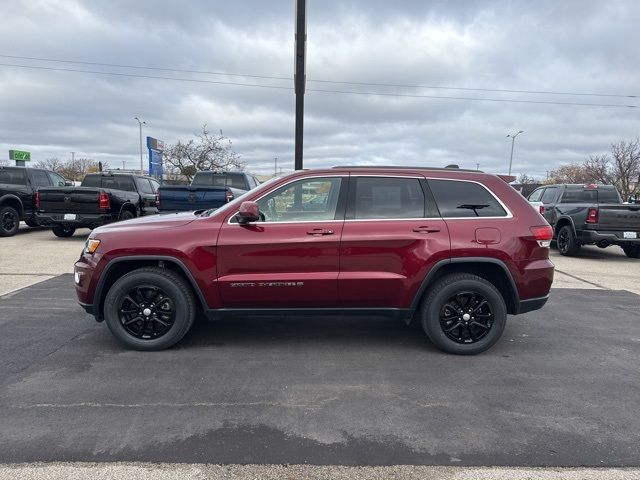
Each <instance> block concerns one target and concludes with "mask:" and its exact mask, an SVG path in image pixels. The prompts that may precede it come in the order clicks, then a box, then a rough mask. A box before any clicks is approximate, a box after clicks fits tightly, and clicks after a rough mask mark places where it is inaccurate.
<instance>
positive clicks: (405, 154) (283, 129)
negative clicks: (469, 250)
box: [0, 0, 640, 175]
mask: <svg viewBox="0 0 640 480" xmlns="http://www.w3.org/2000/svg"><path fill="white" fill-rule="evenodd" d="M308 10H309V15H308V34H309V42H308V61H307V67H308V68H307V70H308V72H307V73H308V76H309V79H310V80H314V79H315V80H322V79H325V80H347V81H355V82H372V83H395V84H423V85H445V86H457V87H470V88H493V89H519V90H553V91H564V92H595V93H597V92H604V93H616V94H640V92H638V91H637V90H636V89H637V88H638V87H637V86H638V85H640V74H639V73H638V68H637V65H638V64H640V53H639V51H638V49H637V48H636V43H637V42H636V36H637V35H636V26H637V25H638V24H639V22H640V8H639V7H638V4H637V2H635V1H634V0H628V1H612V2H596V1H565V2H556V1H537V2H528V1H480V2H477V1H473V2H470V1H469V2H463V1H460V2H451V1H430V2H425V1H418V0H415V1H411V0H405V1H400V2H388V1H382V0H368V1H365V0H361V1H352V2H344V1H338V0H327V1H318V0H309V4H308ZM0 17H2V18H3V19H4V24H5V25H11V28H10V29H8V28H5V29H2V31H0V45H2V49H1V51H0V54H6V55H22V56H33V57H43V58H59V59H71V60H84V61H92V62H102V63H118V64H130V65H146V66H160V67H162V66H164V67H167V68H176V69H196V70H207V71H216V72H238V73H250V74H258V75H273V76H285V77H289V76H291V74H292V68H293V58H292V55H293V31H292V30H293V2H292V1H290V0H287V1H273V2H264V1H257V0H253V1H248V0H247V1H237V2H212V1H191V2H173V1H136V2H129V1H124V0H123V1H110V2H98V1H94V2H89V1H87V2H81V1H73V0H68V1H64V2H63V1H54V0H46V1H45V0H41V1H29V2H26V1H24V2H17V1H9V2H2V3H0ZM0 63H14V64H21V65H40V66H50V67H55V68H68V69H80V70H97V71H112V72H122V73H138V74H143V75H158V76H165V77H180V78H192V79H207V80H218V81H235V82H241V83H259V84H263V85H273V86H285V87H291V86H292V85H291V83H292V82H291V81H282V80H265V79H251V78H237V77H220V76H212V75H202V74H190V73H174V72H162V71H148V70H131V69H115V68H107V67H99V66H89V65H85V66H82V65H71V64H55V63H46V62H36V61H26V60H15V59H7V58H4V59H3V58H0ZM308 88H309V89H310V90H313V89H328V90H345V91H358V92H370V91H379V92H388V93H401V94H410V95H411V94H418V95H438V96H457V97H474V98H494V99H526V100H545V101H565V102H578V103H620V104H634V103H638V102H636V99H616V98H607V97H579V96H566V95H529V94H508V93H489V92H466V91H456V90H440V89H416V88H400V87H373V86H354V85H340V84H325V83H317V82H313V81H310V82H309V84H308ZM293 112H294V97H293V91H292V90H276V89H267V88H250V87H241V86H230V85H214V84H205V83H191V82H182V81H170V80H160V79H148V78H129V77H115V76H106V75H97V74H86V73H72V72H59V71H47V70H28V69H19V68H15V67H7V66H0V152H5V153H3V154H2V156H3V157H4V156H5V155H6V152H7V150H8V149H9V148H14V147H15V148H24V149H28V150H31V151H32V152H33V156H34V158H36V159H41V158H46V157H49V156H58V157H62V158H66V157H67V156H68V155H69V152H70V151H75V152H78V154H80V155H86V156H90V157H93V158H96V159H103V160H107V161H109V162H110V163H111V164H112V165H114V166H118V165H121V162H122V161H125V162H126V164H127V166H130V167H134V166H135V165H137V162H138V161H139V160H138V130H137V123H136V122H135V121H134V120H133V118H132V117H133V116H135V115H140V116H141V117H142V118H144V119H145V120H146V121H147V122H148V123H149V127H148V128H147V129H146V130H145V134H150V135H153V136H156V137H159V138H162V139H164V140H165V141H167V142H174V141H177V140H179V139H185V138H188V137H189V135H191V134H192V133H194V132H196V131H197V130H198V129H199V127H200V126H201V125H202V124H205V123H206V124H207V125H208V126H209V127H210V128H211V129H212V130H217V129H222V130H223V131H224V133H225V134H226V135H227V136H229V137H230V138H231V139H232V140H233V142H234V145H235V147H236V149H237V150H238V152H239V153H240V154H241V155H242V156H243V158H244V159H245V160H246V161H247V162H248V164H249V168H250V169H251V170H254V171H257V172H270V171H271V170H272V166H273V157H278V158H279V164H280V165H281V166H283V167H284V168H285V169H290V168H292V166H293V127H294V117H293ZM639 113H640V109H618V108H615V109H614V108H605V107H576V106H560V105H535V104H511V103H496V102H480V101H474V102H471V101H463V100H444V99H427V98H420V99H417V98H400V97H382V96H365V95H344V94H335V93H333V94H332V93H321V92H313V91H309V92H308V94H307V96H306V119H305V121H306V124H305V128H306V130H305V165H306V166H309V167H321V166H328V165H335V164H350V163H363V164H391V163H393V164H423V165H443V164H446V163H459V164H461V165H464V166H467V167H473V168H475V165H476V163H479V164H480V166H481V168H483V169H485V170H487V171H493V172H504V171H505V170H506V168H507V162H508V154H509V147H510V143H509V140H508V139H507V138H505V137H506V134H507V133H509V132H512V131H517V130H519V129H522V130H525V131H526V133H525V134H524V135H522V136H520V137H519V138H518V142H517V147H516V157H515V162H514V170H515V171H516V172H527V173H533V174H537V175H543V174H544V173H545V171H546V170H548V169H551V168H555V167H556V166H557V165H559V164H560V163H563V162H570V161H576V160H581V159H583V158H584V157H585V156H586V155H588V154H591V153H599V152H603V151H606V150H607V149H608V147H609V143H610V142H612V141H616V140H618V139H622V138H632V137H635V136H637V135H638V120H639V118H638V116H639Z"/></svg>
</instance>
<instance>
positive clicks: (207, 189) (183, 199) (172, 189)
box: [156, 171, 260, 213]
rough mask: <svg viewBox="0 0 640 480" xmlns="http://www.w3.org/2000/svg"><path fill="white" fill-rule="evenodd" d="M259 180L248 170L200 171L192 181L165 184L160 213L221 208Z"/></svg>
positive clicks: (160, 194)
mask: <svg viewBox="0 0 640 480" xmlns="http://www.w3.org/2000/svg"><path fill="white" fill-rule="evenodd" d="M259 183H260V182H258V180H256V178H255V177H254V176H253V175H251V174H249V173H245V172H209V171H205V172H198V173H196V175H195V176H194V177H193V181H192V182H191V185H162V186H161V187H160V188H159V189H158V192H157V194H156V204H157V205H158V209H159V211H160V213H168V212H185V211H193V210H209V209H215V208H220V207H221V206H222V205H224V204H225V203H227V202H230V201H231V200H233V199H234V198H236V197H239V196H240V195H242V194H244V193H246V192H247V191H249V190H251V189H253V188H255V187H257V186H258V184H259Z"/></svg>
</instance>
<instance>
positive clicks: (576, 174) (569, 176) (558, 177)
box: [544, 163, 593, 184]
mask: <svg viewBox="0 0 640 480" xmlns="http://www.w3.org/2000/svg"><path fill="white" fill-rule="evenodd" d="M592 181H593V179H592V177H591V175H590V173H589V172H588V171H587V169H586V167H585V165H584V164H583V163H569V164H567V165H562V166H560V167H558V168H557V169H555V170H551V171H550V172H549V177H548V178H547V180H545V182H544V183H546V184H553V183H591V182H592Z"/></svg>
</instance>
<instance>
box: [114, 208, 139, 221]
mask: <svg viewBox="0 0 640 480" xmlns="http://www.w3.org/2000/svg"><path fill="white" fill-rule="evenodd" d="M132 218H136V216H135V215H134V214H133V213H131V212H130V211H129V210H123V211H122V213H120V218H119V219H118V221H120V222H123V221H125V220H131V219H132Z"/></svg>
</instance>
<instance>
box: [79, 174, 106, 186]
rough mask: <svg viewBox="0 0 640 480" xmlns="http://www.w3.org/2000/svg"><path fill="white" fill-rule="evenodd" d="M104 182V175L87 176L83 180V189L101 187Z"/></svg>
mask: <svg viewBox="0 0 640 480" xmlns="http://www.w3.org/2000/svg"><path fill="white" fill-rule="evenodd" d="M101 180H102V175H99V174H98V175H87V176H86V177H84V180H82V184H81V185H80V186H82V187H100V183H101Z"/></svg>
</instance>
